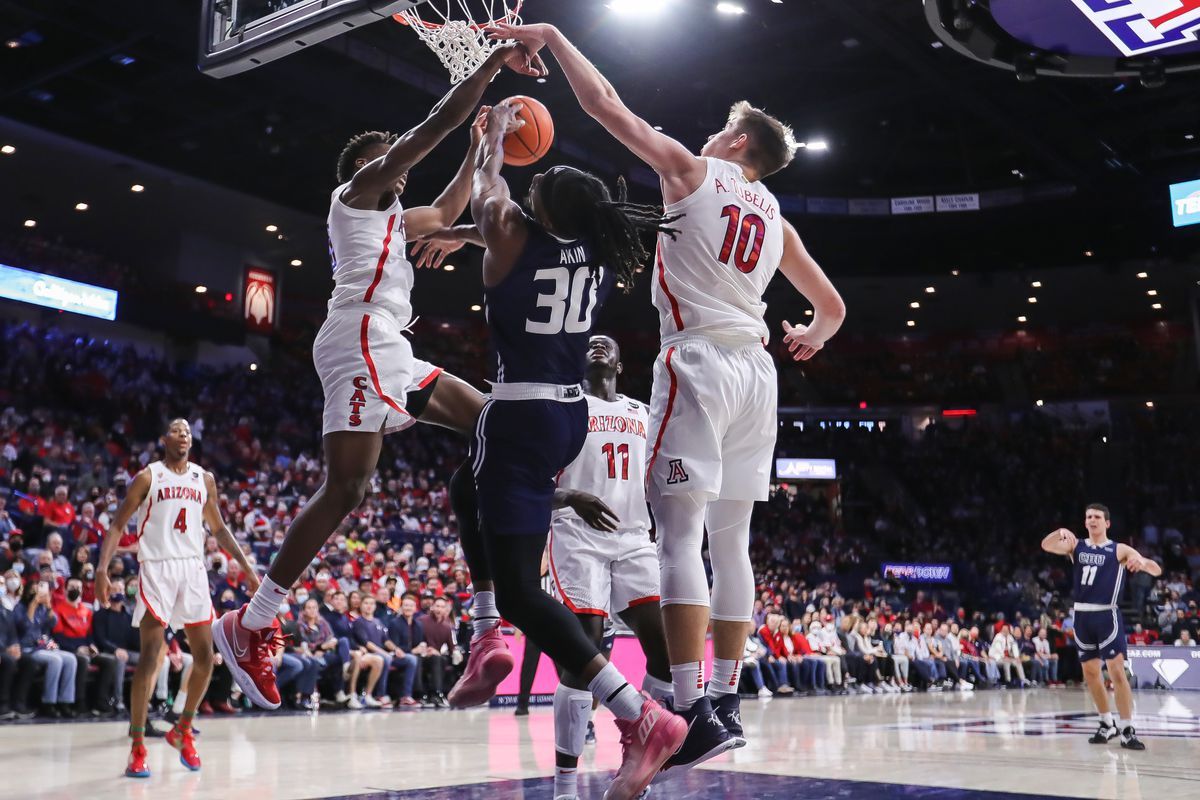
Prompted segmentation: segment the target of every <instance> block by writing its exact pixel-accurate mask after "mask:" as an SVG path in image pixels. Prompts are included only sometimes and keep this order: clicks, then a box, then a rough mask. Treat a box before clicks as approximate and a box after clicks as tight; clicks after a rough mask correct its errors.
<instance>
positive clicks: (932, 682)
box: [896, 622, 941, 691]
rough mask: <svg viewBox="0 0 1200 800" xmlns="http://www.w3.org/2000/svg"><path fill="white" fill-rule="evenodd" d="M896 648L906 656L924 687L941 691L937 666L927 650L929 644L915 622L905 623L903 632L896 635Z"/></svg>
mask: <svg viewBox="0 0 1200 800" xmlns="http://www.w3.org/2000/svg"><path fill="white" fill-rule="evenodd" d="M896 649H898V650H899V651H900V653H901V654H902V655H904V656H906V657H907V658H908V661H909V664H910V665H911V666H912V669H913V670H914V671H916V673H917V677H918V678H919V679H920V680H921V682H922V684H923V685H924V688H926V689H931V690H934V691H941V687H940V686H938V685H937V684H938V672H937V666H936V664H935V663H934V660H933V657H932V655H931V654H930V652H929V645H928V644H927V643H926V641H925V637H923V636H922V635H921V632H920V630H918V628H917V624H916V623H915V622H909V623H906V624H905V626H904V633H902V634H900V635H899V636H897V637H896Z"/></svg>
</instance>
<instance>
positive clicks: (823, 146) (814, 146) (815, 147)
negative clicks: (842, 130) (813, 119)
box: [800, 139, 829, 153]
mask: <svg viewBox="0 0 1200 800" xmlns="http://www.w3.org/2000/svg"><path fill="white" fill-rule="evenodd" d="M800 146H801V147H803V148H805V149H806V150H809V151H811V152H814V153H823V152H825V151H826V150H828V149H829V142H827V141H825V140H824V139H813V140H812V141H811V142H802V143H801V144H800Z"/></svg>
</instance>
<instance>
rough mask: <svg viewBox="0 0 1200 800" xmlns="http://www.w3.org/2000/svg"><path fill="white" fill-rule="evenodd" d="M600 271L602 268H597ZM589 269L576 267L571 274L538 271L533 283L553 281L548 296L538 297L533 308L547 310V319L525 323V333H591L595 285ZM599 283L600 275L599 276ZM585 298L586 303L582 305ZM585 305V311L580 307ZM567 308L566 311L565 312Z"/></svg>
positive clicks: (556, 270) (560, 270)
mask: <svg viewBox="0 0 1200 800" xmlns="http://www.w3.org/2000/svg"><path fill="white" fill-rule="evenodd" d="M601 269H603V267H601ZM591 272H592V270H591V267H579V268H578V269H576V270H575V272H574V274H572V273H571V271H570V270H569V269H567V268H566V267H554V268H553V269H539V270H538V271H537V272H535V273H534V274H533V279H534V280H535V281H554V289H553V291H552V293H550V294H545V293H539V294H538V296H537V307H538V308H548V309H550V319H548V320H545V321H538V320H533V319H526V320H525V332H526V333H538V334H543V335H545V336H554V335H557V334H559V333H562V332H563V331H566V332H567V333H587V332H588V331H590V330H591V329H592V309H593V308H595V307H596V283H597V282H596V281H593V280H592V274H591ZM600 275H601V279H603V275H604V273H603V272H601V273H600ZM585 296H586V298H587V299H586V301H585V299H584V298H585ZM585 302H586V304H587V307H586V308H585V307H584V303H585ZM568 305H569V308H568Z"/></svg>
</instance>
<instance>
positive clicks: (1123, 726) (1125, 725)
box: [1120, 719, 1133, 733]
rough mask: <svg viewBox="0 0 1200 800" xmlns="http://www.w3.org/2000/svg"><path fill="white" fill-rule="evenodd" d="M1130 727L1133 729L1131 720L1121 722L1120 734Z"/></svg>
mask: <svg viewBox="0 0 1200 800" xmlns="http://www.w3.org/2000/svg"><path fill="white" fill-rule="evenodd" d="M1132 727H1133V720H1129V719H1123V720H1121V728H1120V730H1121V733H1124V732H1125V729H1126V728H1132Z"/></svg>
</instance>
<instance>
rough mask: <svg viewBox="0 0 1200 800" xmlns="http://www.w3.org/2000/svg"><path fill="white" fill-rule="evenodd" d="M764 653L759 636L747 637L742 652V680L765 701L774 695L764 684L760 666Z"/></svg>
mask: <svg viewBox="0 0 1200 800" xmlns="http://www.w3.org/2000/svg"><path fill="white" fill-rule="evenodd" d="M762 653H763V646H762V644H761V643H759V641H758V636H757V635H755V636H747V637H746V646H745V648H744V649H743V650H742V680H744V681H745V682H746V685H748V686H749V687H750V690H751V691H752V692H754V693H755V694H757V695H758V696H759V698H762V699H765V698H768V697H773V696H774V693H773V692H772V691H771V690H770V689H768V688H767V685H766V684H765V683H764V682H763V674H762V668H761V666H760V665H759V657H760V656H761V655H762Z"/></svg>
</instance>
